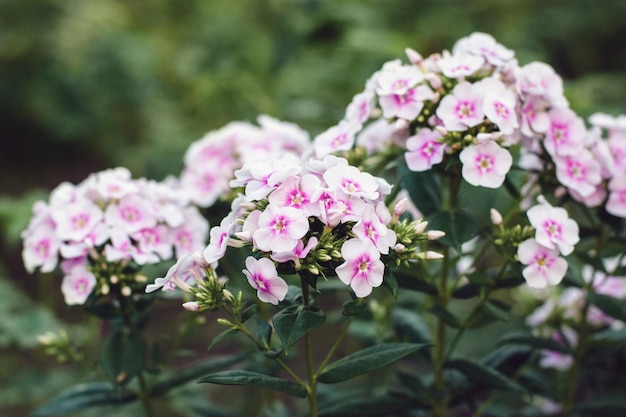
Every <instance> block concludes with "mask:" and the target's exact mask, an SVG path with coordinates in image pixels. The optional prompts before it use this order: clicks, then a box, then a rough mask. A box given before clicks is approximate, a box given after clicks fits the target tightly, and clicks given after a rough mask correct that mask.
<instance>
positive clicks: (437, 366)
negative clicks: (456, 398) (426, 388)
mask: <svg viewBox="0 0 626 417" xmlns="http://www.w3.org/2000/svg"><path fill="white" fill-rule="evenodd" d="M449 255H450V251H449V250H448V249H446V253H445V256H444V259H443V265H442V268H441V269H442V270H441V276H440V279H439V294H438V295H437V297H436V299H435V301H436V302H437V303H438V304H439V306H440V307H441V308H443V309H445V308H446V306H447V305H448V288H447V287H448V268H449V263H450V260H449ZM445 345H446V323H445V321H444V320H443V319H442V318H440V317H438V318H437V328H436V332H435V356H434V373H435V388H436V389H437V391H440V392H441V393H442V392H443V390H444V388H445V386H444V380H443V368H444V364H445V360H446V357H445ZM446 410H447V398H446V396H445V395H439V396H438V398H437V400H436V401H435V404H434V406H433V410H432V414H433V417H444V416H445V415H446Z"/></svg>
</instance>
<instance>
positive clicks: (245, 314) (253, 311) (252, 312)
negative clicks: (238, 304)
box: [241, 304, 259, 323]
mask: <svg viewBox="0 0 626 417" xmlns="http://www.w3.org/2000/svg"><path fill="white" fill-rule="evenodd" d="M257 311H259V307H258V306H257V305H256V304H252V305H251V306H250V307H248V308H246V309H245V310H244V311H243V313H241V322H242V323H245V322H246V321H248V320H249V319H250V317H252V316H254V315H255V314H256V312H257Z"/></svg>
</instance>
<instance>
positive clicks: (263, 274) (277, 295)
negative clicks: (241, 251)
mask: <svg viewBox="0 0 626 417" xmlns="http://www.w3.org/2000/svg"><path fill="white" fill-rule="evenodd" d="M243 273H244V274H245V276H246V278H248V283H249V284H250V286H251V287H252V288H254V289H255V290H257V297H259V300H261V301H263V302H265V303H270V304H274V305H275V304H278V303H279V302H280V301H282V300H284V299H285V296H286V295H287V290H288V286H287V283H286V282H285V280H284V279H282V278H281V277H279V276H278V272H277V271H276V266H275V265H274V262H272V261H271V260H270V259H268V258H260V259H256V258H254V257H252V256H249V257H248V258H246V269H244V270H243Z"/></svg>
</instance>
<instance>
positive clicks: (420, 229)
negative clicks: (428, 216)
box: [414, 221, 428, 235]
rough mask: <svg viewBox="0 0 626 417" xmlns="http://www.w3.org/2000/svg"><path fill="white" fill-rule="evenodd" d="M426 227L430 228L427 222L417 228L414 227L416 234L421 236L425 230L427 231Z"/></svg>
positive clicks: (418, 224) (419, 224)
mask: <svg viewBox="0 0 626 417" xmlns="http://www.w3.org/2000/svg"><path fill="white" fill-rule="evenodd" d="M426 226H428V222H426V221H422V222H419V223H417V224H415V227H414V230H415V233H416V234H418V235H421V234H422V233H424V230H426Z"/></svg>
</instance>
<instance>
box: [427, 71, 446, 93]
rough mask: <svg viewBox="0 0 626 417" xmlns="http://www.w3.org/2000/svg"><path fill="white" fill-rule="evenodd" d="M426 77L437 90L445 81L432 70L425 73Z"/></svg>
mask: <svg viewBox="0 0 626 417" xmlns="http://www.w3.org/2000/svg"><path fill="white" fill-rule="evenodd" d="M424 79H425V80H426V81H428V83H429V84H430V86H431V87H432V88H434V89H435V90H439V89H440V88H441V86H442V85H443V83H442V82H441V78H439V77H437V75H435V74H433V73H431V72H429V73H427V74H424Z"/></svg>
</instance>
